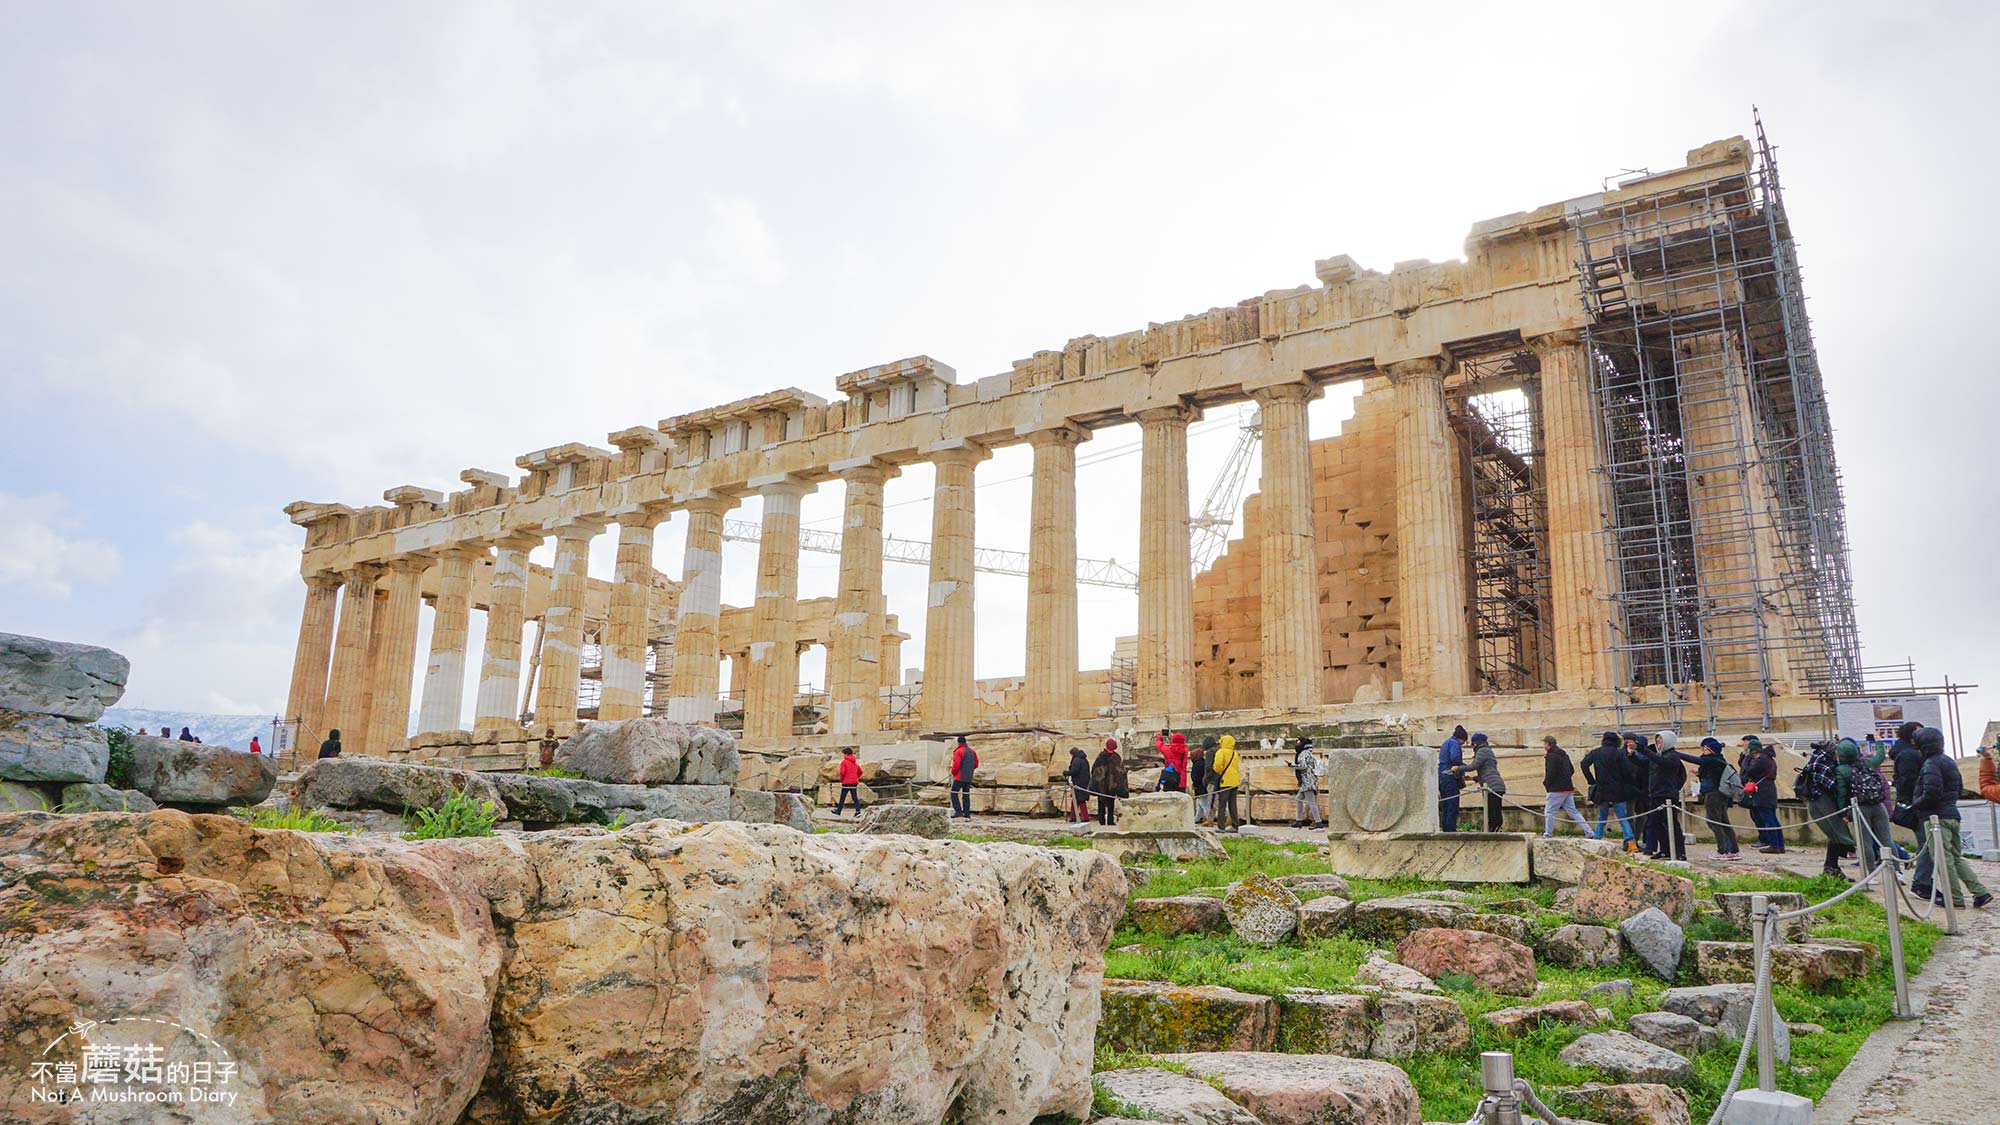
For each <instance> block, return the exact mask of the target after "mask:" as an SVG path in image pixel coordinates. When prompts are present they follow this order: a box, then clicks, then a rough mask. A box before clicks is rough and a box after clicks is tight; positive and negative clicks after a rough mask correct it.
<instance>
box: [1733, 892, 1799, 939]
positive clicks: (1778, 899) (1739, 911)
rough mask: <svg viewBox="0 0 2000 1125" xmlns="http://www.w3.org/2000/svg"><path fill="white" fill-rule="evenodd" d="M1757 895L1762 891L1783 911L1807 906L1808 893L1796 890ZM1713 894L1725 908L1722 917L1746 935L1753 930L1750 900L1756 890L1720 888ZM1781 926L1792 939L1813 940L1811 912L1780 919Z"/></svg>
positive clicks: (1779, 925) (1781, 930) (1783, 931)
mask: <svg viewBox="0 0 2000 1125" xmlns="http://www.w3.org/2000/svg"><path fill="white" fill-rule="evenodd" d="M1755 894H1762V895H1763V896H1764V897H1766V898H1768V899H1770V900H1771V905H1772V906H1775V907H1777V908H1778V909H1779V910H1780V911H1790V910H1804V909H1805V908H1806V896H1804V895H1802V894H1800V893H1798V892H1797V891H1758V892H1755ZM1714 897H1715V905H1716V906H1717V907H1719V908H1720V909H1721V910H1722V917H1723V918H1724V919H1725V920H1726V921H1728V923H1729V924H1730V925H1732V926H1734V927H1736V928H1737V929H1739V930H1741V931H1743V932H1744V933H1746V934H1747V933H1750V899H1751V898H1752V897H1753V892H1750V891H1717V892H1715V896H1714ZM1778 929H1779V931H1780V932H1782V933H1783V934H1784V935H1785V936H1786V937H1787V938H1790V939H1791V940H1792V941H1810V940H1811V939H1812V915H1810V914H1808V915H1805V916H1803V917H1799V918H1792V919H1790V920H1788V921H1783V922H1780V923H1778ZM1753 936H1754V935H1753Z"/></svg>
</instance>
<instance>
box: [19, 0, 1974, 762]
mask: <svg viewBox="0 0 2000 1125" xmlns="http://www.w3.org/2000/svg"><path fill="white" fill-rule="evenodd" d="M953 7H955V6H950V5H934V4H925V3H910V4H903V5H891V4H879V5H870V6H864V5H860V4H850V5H837V6H836V5H807V4H801V5H797V6H787V5H776V4H759V3H736V4H710V3H704V4H685V5H680V4H666V3H643V4H632V5H629V6H621V5H603V4H587V3H572V4H562V5H550V4H523V5H518V6H513V5H507V4H504V3H497V2H481V3H466V4H449V3H427V4H417V5H411V4H351V3H350V4H325V5H301V4H292V5H282V4H247V3H246V4H241V5H226V4H198V3H197V4H179V5H158V4H148V3H134V4H113V3H91V4H40V5H34V4H25V3H22V4H9V5H5V6H4V7H0V95H3V97H0V405H4V417H5V423H6V424H5V427H4V433H5V437H4V439H0V630H8V631H20V632H27V633H34V634H42V635H47V636H52V637H61V638H68V639H74V640H81V641H89V642H94V643H98V644H106V645H110V646H112V647H114V648H117V649H119V650H120V651H122V652H125V653H126V654H127V655H129V656H131V657H132V659H133V664H134V667H133V674H132V682H131V687H130V690H129V692H128V693H127V696H126V700H127V702H128V703H129V704H131V705H133V706H142V707H157V708H174V709H188V710H209V711H234V712H256V711H272V710H276V709H279V708H280V707H281V706H282V704H283V702H284V693H285V689H286V684H287V682H288V675H289V668H290V663H291V656H292V650H293V645H294V642H295V639H296V635H297V627H298V614H299V606H300V603H301V600H302V590H303V587H302V586H301V584H300V583H299V580H298V577H297V570H296V567H297V554H298V547H299V545H300V542H301V533H300V531H299V530H298V529H296V528H294V527H292V526H291V525H290V524H289V523H288V522H286V520H285V517H284V514H283V512H282V511H281V509H282V508H283V506H284V505H285V504H287V503H288V502H290V501H292V500H297V499H302V498H304V499H314V500H330V501H340V502H344V503H348V504H352V505H356V506H359V505H362V504H367V503H373V502H379V501H378V498H379V496H380V494H381V492H382V490H383V489H384V488H387V487H390V486H393V485H399V484H404V483H413V484H420V485H424V486H426V487H431V488H439V489H451V488H455V487H459V486H458V484H457V474H458V472H459V470H461V469H463V468H466V467H468V466H478V467H485V468H492V469H498V470H503V471H507V472H510V473H512V472H514V471H515V470H514V467H513V459H514V458H515V457H516V456H517V455H519V454H521V453H523V452H525V451H528V450H532V449H539V448H542V447H546V446H550V445H555V444H558V443H561V442H565V441H585V442H592V443H596V444H600V445H601V444H603V443H604V435H605V434H606V433H608V432H610V431H613V430H617V429H621V428H624V427H626V426H631V425H635V424H647V425H650V424H654V423H656V422H657V421H658V420H659V419H660V418H662V417H664V416H667V415H671V414H677V413H681V412H683V411H687V410H692V409H697V408H700V407H703V406H708V405H713V404H716V403H719V402H724V401H728V400H730V399H734V398H738V397H741V396H744V395H748V394H752V393H757V392H761V391H765V390H769V389H773V388H776V387H780V386H798V387H801V388H804V389H805V390H808V391H812V392H814V393H818V394H821V395H824V396H828V397H831V396H832V394H833V390H832V384H833V380H834V378H835V377H836V376H838V375H839V374H841V373H842V372H845V371H850V370H854V369H856V368H860V367H864V366H867V365H869V364H873V363H880V362H884V361H887V360H892V359H896V358H899V357H902V356H907V355H912V354H917V353H924V354H928V355H931V356H935V357H936V358H938V359H940V360H942V361H944V362H945V363H948V364H951V365H952V366H954V367H956V368H957V369H958V371H959V373H960V377H961V379H972V378H976V377H979V376H983V375H988V374H992V373H995V372H999V371H1004V370H1006V369H1007V367H1008V365H1009V363H1010V362H1011V361H1013V360H1015V359H1018V358H1022V357H1025V356H1027V355H1029V354H1030V353H1032V352H1034V351H1035V350H1037V349H1040V348H1056V347H1060V346H1061V345H1062V344H1063V342H1064V341H1066V340H1068V339H1070V338H1072V337H1075V336H1079V335H1083V334H1086V333H1096V334H1100V335H1108V334H1111V333H1115V332H1120V331H1125V330H1128V329H1132V328H1136V327H1141V326H1143V325H1144V324H1145V323H1147V322H1148V321H1149V320H1152V321H1158V320H1166V319H1171V318H1174V317H1177V316H1181V315H1185V314H1188V313H1192V312H1196V311H1200V310H1202V309H1206V308H1209V307H1211V306H1215V305H1223V304H1230V303H1233V302H1235V301H1237V300H1240V299H1242V298H1245V297H1249V296H1253V295H1256V294H1259V293H1262V292H1264V291H1266V290H1270V289H1276V288H1284V287H1289V286H1293V285H1298V284H1303V283H1308V282H1311V281H1312V280H1313V274H1312V266H1313V260H1314V259H1315V258H1323V257H1327V256H1329V255H1332V254H1338V253H1345V254H1350V255H1352V256H1353V257H1354V258H1355V259H1356V260H1357V261H1359V262H1360V263H1362V264H1363V265H1364V266H1368V267H1371V268H1375V269H1382V270H1386V269H1388V268H1389V267H1390V266H1391V265H1392V264H1393V263H1395V262H1397V261H1400V260H1405V259H1412V258H1425V257H1427V258H1431V259H1434V260H1442V259H1446V258H1452V257H1456V256H1458V255H1459V254H1460V252H1461V248H1462V245H1463V240H1464V237H1465V234H1466V232H1467V230H1468V229H1469V228H1470V226H1471V224H1472V223H1473V222H1475V221H1477V220H1480V219H1484V218H1488V217H1491V216H1495V215H1501V214H1505V213H1507V212H1511V211H1515V210H1520V209H1524V208H1528V207H1532V206H1536V205H1539V204H1542V203H1548V202H1553V201H1556V200H1560V199H1565V198H1569V197H1573V196H1577V195H1582V194H1586V193H1589V192H1592V191H1595V190H1598V189H1599V188H1600V187H1601V186H1602V184H1603V182H1604V181H1605V179H1606V178H1607V177H1615V176H1616V175H1617V174H1619V173H1620V171H1621V170H1624V169H1632V168H1639V167H1651V168H1656V169H1657V168H1664V167H1670V166H1674V165H1677V164H1679V163H1681V162H1682V159H1683V156H1684V153H1685V152H1686V150H1688V149H1690V148H1693V147H1695V146H1697V145H1700V144H1702V143H1705V142H1707V141H1710V140H1714V139H1717V138H1720V137H1726V136H1731V135H1735V134H1738V133H1745V132H1747V131H1748V130H1749V128H1750V110H1751V105H1752V104H1753V103H1755V104H1756V105H1758V106H1760V107H1761V108H1762V110H1763V113H1764V119H1765V122H1766V125H1767V127H1768V128H1769V130H1770V132H1771V134H1772V137H1773V139H1774V141H1775V142H1776V143H1777V144H1778V145H1779V148H1780V154H1779V159H1780V164H1781V167H1782V170H1783V173H1784V184H1785V189H1786V198H1787V202H1788V203H1789V205H1790V208H1791V212H1792V216H1793V219H1794V221H1795V225H1796V230H1797V235H1798V239H1799V243H1800V249H1801V257H1802V261H1803V264H1804V269H1805V272H1806V283H1807V286H1806V288H1807V293H1808V294H1809V295H1810V297H1811V310H1812V313H1813V317H1814V328H1815V332H1816V335H1817V339H1818V343H1819V349H1820V355H1821V357H1822V363H1823V367H1824V369H1825V372H1826V377H1827V383H1828V394H1829V398H1830V400H1831V408H1832V412H1833V419H1834V424H1835V426H1836V427H1837V429H1838V431H1839V442H1840V463H1841V466H1842V469H1843V470H1844V472H1845V474H1846V480H1847V500H1848V505H1849V520H1850V527H1851V528H1852V530H1853V533H1854V539H1855V544H1854V564H1855V565H1854V570H1855V576H1856V587H1857V589H1856V594H1857V599H1858V602H1859V612H1860V620H1861V628H1862V633H1863V638H1864V642H1865V649H1864V657H1865V658H1866V660H1867V661H1868V662H1870V663H1888V662H1900V661H1902V660H1904V659H1906V658H1914V659H1915V660H1916V661H1917V662H1918V663H1919V665H1920V667H1921V672H1922V673H1923V674H1924V675H1925V676H1926V677H1927V678H1933V679H1934V678H1936V677H1940V676H1943V675H1945V674H1950V675H1951V676H1952V677H1953V678H1954V679H1961V680H1972V681H1981V682H1984V683H1985V684H1987V685H1988V687H1987V689H1986V690H1985V691H1984V692H1982V693H1980V694H1978V695H1977V696H1975V698H1974V699H1973V701H1972V703H1971V705H1970V707H1969V708H1968V714H1967V716H1966V718H1967V720H1968V722H1969V723H1970V724H1971V725H1972V729H1973V730H1974V731H1977V730H1978V728H1979V726H1980V725H1981V724H1982V723H1983V722H1984V721H1985V719H1987V718H1988V717H1993V716H1996V715H2000V657H1996V656H1995V650H1996V644H2000V614H1996V612H1995V610H1994V604H1995V603H1994V593H1993V582H1992V576H1993V574H1994V570H1995V560H1996V546H2000V543H1996V538H2000V536H1997V535H1996V531H1995V527H1996V522H2000V521H1996V516H2000V501H1996V489H1995V472H1994V465H1995V464H1996V460H2000V454H1996V446H1997V445H2000V442H1997V441H1996V438H1995V430H1996V423H2000V391H1996V389H1995V385H1996V372H1995V365H1994V362H1993V359H1992V355H1993V352H1992V350H1991V349H1992V348H1993V346H1994V344H1993V340H1994V325H1995V324H1996V313H1995V304H1994V300H1993V295H1992V291H1991V284H1990V278H1991V274H1992V270H1993V264H1994V262H1995V260H1996V258H2000V254H1996V250H2000V246H1996V242H2000V239H1996V236H1995V233H1994V230H1995V218H1994V213H1993V209H1992V206H1991V202H1990V196H1991V184H1992V180H1993V171H1994V158H1993V139H1994V128H1993V121H1994V119H1995V114H1996V111H2000V97H1996V93H2000V89H1996V87H2000V82H1997V81H1996V78H1995V72H1996V69H2000V68H1996V67H1995V65H1994V60H1993V51H1994V48H1995V46H1996V44H2000V17H1996V8H1995V7H1994V6H1992V5H1987V4H1981V3H1974V2H1967V3H1958V4H1947V3H1923V2H1920V0H1919V2H1905V3H1899V4H1894V5H1884V4H1880V3H1829V4H1807V3H1788V4H1772V5H1762V4H1725V3H1701V2H1680V3H1675V4H1673V5H1667V6H1662V5H1641V6H1631V7H1627V8H1619V7H1617V6H1607V5H1604V4H1602V3H1583V4H1545V5H1541V8H1543V9H1545V10H1544V11H1541V12H1539V13H1537V14H1534V15H1530V14H1529V13H1528V11H1527V9H1526V7H1525V6H1517V5H1506V4H1486V3H1482V4H1471V5H1465V6H1463V7H1453V8H1452V9H1451V10H1434V9H1440V8H1442V7H1444V6H1440V5H1410V4H1383V5H1372V4H1371V5H1355V4H1338V3H1326V2H1323V0H1322V2H1320V3H1313V4H1301V5H1287V6H1277V5H1271V6H1259V5H1236V6H1227V7H1225V6H1217V5H1213V4H1185V5H1183V4H1167V3H1148V4H1131V5H1110V4H1105V5H1088V6H1087V5H1074V4H1058V5H1049V6H1047V7H1041V6H1032V5H1025V4H1009V5H1004V6H1000V5H996V6H994V8H993V10H991V11H986V12H972V11H952V10H949V9H951V8H953ZM1086 7H1087V8H1088V9H1089V10H1088V11H1084V10H1082V9H1084V8H1086ZM1341 398H1342V396H1338V395H1336V396H1331V397H1330V398H1329V400H1328V401H1326V402H1324V403H1322V404H1320V405H1319V406H1317V407H1316V409H1315V413H1314V431H1315V435H1316V436H1324V435H1327V434H1331V433H1334V432H1336V431H1337V429H1338V422H1339V418H1340V415H1341V413H1342V402H1341ZM1210 417H1211V419H1213V420H1215V424H1214V425H1211V426H1208V427H1207V428H1205V429H1203V430H1202V431H1201V432H1199V433H1197V435H1196V436H1195V438H1194V439H1193V445H1194V450H1193V456H1192V461H1193V477H1194V480H1193V484H1192V488H1193V490H1194V492H1195V495H1196V497H1197V498H1199V497H1200V496H1201V494H1202V493H1203V492H1204V491H1205V490H1206V488H1207V486H1208V482H1209V479H1210V478H1211V477H1212V476H1213V474H1214V472H1215V470H1216V469H1217V468H1218V467H1219V465H1220V463H1221V459H1222V458H1223V456H1224V455H1225V454H1226V453H1227V450H1228V448H1229V444H1230V442H1231V441H1232V440H1233V427H1232V419H1233V412H1230V411H1224V412H1217V413H1214V414H1211V416H1210ZM1136 439H1137V434H1136V431H1135V430H1133V429H1129V428H1127V429H1120V430H1111V431H1106V432H1103V433H1100V434H1099V435H1098V437H1097V438H1096V439H1095V440H1094V441H1093V442H1091V443H1090V444H1089V445H1086V446H1085V447H1083V453H1084V454H1085V455H1086V456H1087V457H1098V456H1102V460H1101V461H1099V462H1098V463H1096V464H1092V465H1089V466H1087V467H1086V468H1084V469H1083V470H1082V471H1081V473H1080V479H1079V491H1080V493H1081V494H1082V496H1083V497H1084V503H1085V506H1086V508H1087V510H1088V513H1089V518H1087V519H1086V520H1085V521H1084V523H1083V527H1082V529H1081V541H1082V542H1081V547H1082V551H1083V553H1084V554H1086V555H1092V556H1097V557H1118V558H1121V559H1125V560H1128V561H1130V560H1133V559H1136V557H1137V554H1138V551H1137V526H1136V513H1135V509H1136V501H1135V498H1136V493H1137V490H1136V474H1137V469H1138V459H1137V457H1136V456H1133V455H1132V453H1133V449H1132V448H1124V447H1130V446H1132V445H1133V443H1135V442H1136ZM1027 462H1028V459H1027V454H1026V451H1025V449H1020V450H1010V451H1003V452H1002V453H1000V454H999V455H998V456H996V457H995V458H994V459H993V460H992V461H990V462H988V463H987V464H986V465H984V466H982V468H981V470H980V480H981V482H982V486H983V487H982V488H981V490H980V494H979V524H978V537H979V542H980V543H981V545H983V546H992V547H1008V548H1013V549H1022V550H1024V549H1025V548H1026V545H1027V534H1026V531H1025V528H1024V526H1023V525H1024V521H1025V518H1026V510H1027V499H1028V489H1027V484H1026V483H1025V482H1007V483H1003V482H1006V481H1007V478H1012V477H1018V476H1020V475H1021V474H1022V473H1024V472H1025V471H1026V468H1027ZM928 492H929V474H928V471H927V470H923V469H913V470H911V471H910V472H908V473H906V474H905V475H904V476H903V477H901V478H899V479H897V480H895V481H892V482H891V483H890V485H889V491H888V501H889V503H890V504H891V505H900V506H897V507H892V508H891V509H890V518H889V521H888V522H889V530H890V532H891V533H892V534H900V535H906V536H910V537H918V538H921V537H925V536H927V535H928V532H929V514H928ZM839 506H840V488H839V486H838V485H837V484H836V485H827V486H823V487H822V489H821V490H820V492H819V493H817V494H816V495H815V496H813V497H811V498H809V499H808V501H807V507H806V511H805V519H806V520H807V521H808V522H813V521H825V522H823V523H821V526H834V524H833V522H832V521H833V517H835V516H837V513H838V511H839ZM741 514H742V515H744V516H746V517H751V518H754V517H755V515H756V505H755V504H754V502H753V503H752V504H750V505H748V506H747V507H746V509H745V510H744V511H743V512H742V513H741ZM682 528H683V524H682V523H681V522H680V521H674V522H670V523H669V524H667V525H665V526H664V528H663V529H662V531H661V534H660V536H659V549H658V559H659V562H660V565H661V567H662V569H664V570H667V571H668V572H670V573H673V574H678V573H679V570H680V547H681V535H682ZM615 538H616V537H615V535H607V536H605V537H603V539H604V541H603V543H602V546H603V548H604V549H603V550H602V551H601V552H600V557H599V558H598V559H596V560H595V565H594V566H593V572H594V573H597V574H599V575H603V576H608V575H609V572H610V558H611V548H612V543H611V542H610V541H611V540H614V539H615ZM728 563H729V566H730V568H731V569H730V571H729V576H728V578H727V580H726V581H725V588H724V596H725V599H727V600H729V601H732V602H734V603H737V604H743V603H746V602H747V600H748V598H749V594H750V587H751V582H752V578H753V571H754V547H752V546H751V545H748V544H741V545H734V546H732V547H731V548H730V552H729V558H728ZM834 565H835V560H834V558H833V557H832V556H817V557H815V556H808V557H807V565H806V566H805V567H804V568H803V570H802V575H801V588H802V593H803V594H804V595H806V596H823V595H830V594H831V593H832V592H833V589H834V573H835V571H834ZM923 582H924V576H923V573H922V572H921V571H920V570H916V569H913V568H904V569H901V570H897V569H892V571H891V586H890V590H889V597H890V609H891V611H892V612H899V613H901V614H902V615H903V617H904V628H905V629H906V630H907V631H909V632H911V633H913V634H915V635H916V638H915V639H913V641H912V642H911V645H910V647H909V648H907V649H906V653H905V655H906V660H905V663H906V664H915V663H917V662H919V660H920V654H921V644H920V639H921V631H922V621H921V616H922V606H923V600H924V599H923ZM1023 586H1024V584H1023V583H1022V582H1021V581H1020V580H1018V579H1008V578H989V577H987V576H981V578H980V580H979V593H978V599H979V613H980V617H979V628H980V632H979V649H978V672H979V674H981V675H982V676H987V675H1003V674H1009V673H1018V672H1019V671H1020V669H1021V665H1022V659H1021V655H1020V654H1021V647H1022V636H1023V628H1024V626H1023V622H1022V619H1021V607H1022V604H1023V601H1024V589H1023ZM1083 605H1084V610H1083V612H1084V621H1083V651H1084V663H1085V665H1086V666H1098V667H1101V666H1103V665H1104V664H1105V663H1107V660H1108V654H1109V649H1110V644H1111V639H1112V638H1113V637H1114V636H1116V635H1117V634H1119V633H1124V632H1129V631H1131V629H1132V627H1133V621H1134V616H1135V615H1134V606H1133V598H1132V596H1131V595H1130V594H1127V593H1124V592H1120V591H1109V590H1096V589H1092V588H1088V587H1086V588H1085V591H1084V597H1083ZM479 618H480V615H475V637H474V643H475V644H477V642H478V637H477V629H478V628H479V627H480V622H479ZM426 627H427V626H426ZM475 663H476V662H475ZM806 672H807V675H808V678H813V679H817V678H818V677H819V675H820V671H819V669H818V667H817V661H809V662H808V664H807V667H806ZM467 699H468V706H469V705H470V700H471V694H470V693H468V696H467Z"/></svg>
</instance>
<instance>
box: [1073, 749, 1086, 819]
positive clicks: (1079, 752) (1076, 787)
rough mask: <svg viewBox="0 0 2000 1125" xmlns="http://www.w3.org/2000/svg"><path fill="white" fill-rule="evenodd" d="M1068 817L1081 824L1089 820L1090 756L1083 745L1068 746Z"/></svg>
mask: <svg viewBox="0 0 2000 1125" xmlns="http://www.w3.org/2000/svg"><path fill="white" fill-rule="evenodd" d="M1068 773H1069V796H1070V810H1069V819H1070V821H1071V822H1072V823H1076V824H1083V823H1086V822H1088V821H1089V820H1090V757H1089V755H1087V754H1085V753H1084V752H1083V747H1081V746H1072V747H1070V748H1069V771H1068Z"/></svg>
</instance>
